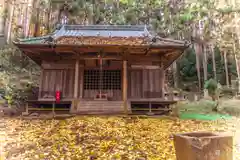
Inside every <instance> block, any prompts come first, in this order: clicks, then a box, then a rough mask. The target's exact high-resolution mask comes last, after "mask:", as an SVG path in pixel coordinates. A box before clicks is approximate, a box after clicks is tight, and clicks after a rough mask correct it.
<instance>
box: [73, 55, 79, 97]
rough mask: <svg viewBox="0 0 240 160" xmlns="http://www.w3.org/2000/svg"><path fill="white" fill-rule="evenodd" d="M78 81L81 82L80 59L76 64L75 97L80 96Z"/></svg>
mask: <svg viewBox="0 0 240 160" xmlns="http://www.w3.org/2000/svg"><path fill="white" fill-rule="evenodd" d="M78 82H79V60H78V59H77V60H76V64H75V80H74V98H78Z"/></svg>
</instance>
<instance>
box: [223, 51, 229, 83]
mask: <svg viewBox="0 0 240 160" xmlns="http://www.w3.org/2000/svg"><path fill="white" fill-rule="evenodd" d="M224 67H225V76H226V85H227V87H229V76H228V61H227V51H226V50H224Z"/></svg>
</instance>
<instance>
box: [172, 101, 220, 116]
mask: <svg viewBox="0 0 240 160" xmlns="http://www.w3.org/2000/svg"><path fill="white" fill-rule="evenodd" d="M216 105H217V102H214V101H211V100H200V101H194V102H189V101H187V102H185V103H180V104H177V105H176V106H175V108H177V111H178V115H179V114H181V113H200V114H201V113H202V114H205V113H211V112H212V110H213V109H214V108H215V107H216ZM175 112H176V111H175ZM175 114H176V113H175Z"/></svg>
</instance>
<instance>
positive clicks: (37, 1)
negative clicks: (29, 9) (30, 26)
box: [33, 0, 40, 37]
mask: <svg viewBox="0 0 240 160" xmlns="http://www.w3.org/2000/svg"><path fill="white" fill-rule="evenodd" d="M39 5H40V3H39V0H36V1H35V2H34V4H33V10H36V12H35V15H36V19H35V24H34V31H33V37H37V36H38V32H39V25H40V24H39V16H40V6H39Z"/></svg>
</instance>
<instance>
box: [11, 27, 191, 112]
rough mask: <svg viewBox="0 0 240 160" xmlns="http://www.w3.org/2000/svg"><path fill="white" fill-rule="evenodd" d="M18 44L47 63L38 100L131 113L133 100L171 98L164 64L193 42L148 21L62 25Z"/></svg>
mask: <svg viewBox="0 0 240 160" xmlns="http://www.w3.org/2000/svg"><path fill="white" fill-rule="evenodd" d="M14 44H15V45H16V46H17V47H18V48H19V49H20V50H21V51H22V52H23V53H24V54H26V55H27V56H28V57H29V58H31V59H32V60H33V61H35V62H36V63H37V64H39V65H40V66H41V68H42V70H41V77H40V86H39V94H38V100H37V101H39V102H46V101H49V102H53V103H55V101H56V92H58V94H59V95H58V96H60V97H58V98H60V99H58V100H57V101H59V102H57V103H63V102H66V103H67V102H68V103H71V110H70V111H71V113H79V114H80V113H121V112H128V113H131V106H132V103H139V104H140V103H142V102H144V103H149V102H151V103H156V104H157V103H160V102H166V101H169V99H168V98H166V97H165V95H164V83H165V78H164V77H165V70H166V69H167V68H168V67H169V66H170V65H171V64H172V63H173V62H174V61H175V60H176V59H177V58H178V57H179V56H180V55H181V54H182V53H183V52H184V50H185V49H186V48H187V47H188V43H187V42H184V41H179V40H170V39H165V38H160V37H157V36H155V35H154V34H151V32H150V31H149V30H148V28H147V27H146V26H124V25H119V26H118V25H116V26H115V25H114V26H111V25H110V26H105V25H92V26H82V25H61V26H59V27H57V29H56V31H55V32H54V33H52V34H50V35H47V36H43V37H37V38H28V39H19V40H18V41H16V42H14Z"/></svg>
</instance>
